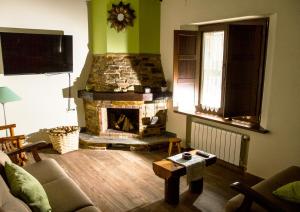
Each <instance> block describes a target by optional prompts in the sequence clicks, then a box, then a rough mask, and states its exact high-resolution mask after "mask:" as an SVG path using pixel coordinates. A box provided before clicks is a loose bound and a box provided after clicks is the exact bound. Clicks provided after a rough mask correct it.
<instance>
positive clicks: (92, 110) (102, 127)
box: [84, 100, 167, 136]
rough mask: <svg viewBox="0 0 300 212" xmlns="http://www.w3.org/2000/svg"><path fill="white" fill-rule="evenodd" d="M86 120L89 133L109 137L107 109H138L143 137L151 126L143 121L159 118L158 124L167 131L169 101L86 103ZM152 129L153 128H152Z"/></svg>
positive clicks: (140, 131)
mask: <svg viewBox="0 0 300 212" xmlns="http://www.w3.org/2000/svg"><path fill="white" fill-rule="evenodd" d="M84 106H85V119H86V128H87V131H88V132H90V133H92V134H94V135H107V130H108V129H107V125H108V124H107V110H106V109H107V108H116V109H118V108H119V109H138V110H139V123H138V126H139V129H138V131H139V133H138V135H137V136H142V135H143V134H145V132H146V131H147V130H148V131H149V125H146V124H144V123H143V119H145V118H148V119H149V120H151V119H152V118H153V117H154V116H157V117H158V124H159V125H160V127H161V128H162V129H163V130H165V127H166V119H167V100H156V101H153V102H147V103H145V102H143V101H127V102H122V101H84ZM150 128H151V126H150Z"/></svg>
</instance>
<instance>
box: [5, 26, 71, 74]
mask: <svg viewBox="0 0 300 212" xmlns="http://www.w3.org/2000/svg"><path fill="white" fill-rule="evenodd" d="M0 41H1V50H2V61H3V72H4V75H18V74H45V73H64V72H72V71H73V38H72V36H71V35H52V34H28V33H10V32H1V33H0Z"/></svg>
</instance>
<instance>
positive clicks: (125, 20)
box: [107, 1, 136, 32]
mask: <svg viewBox="0 0 300 212" xmlns="http://www.w3.org/2000/svg"><path fill="white" fill-rule="evenodd" d="M135 18H136V16H135V14H134V10H133V9H131V8H130V4H129V3H128V4H124V3H123V2H122V1H120V3H119V4H118V5H116V4H112V8H111V10H109V11H108V18H107V20H108V21H109V22H110V27H111V28H115V29H116V30H117V31H118V32H120V31H122V30H123V29H125V28H126V26H133V20H134V19H135Z"/></svg>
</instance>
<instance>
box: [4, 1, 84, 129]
mask: <svg viewBox="0 0 300 212" xmlns="http://www.w3.org/2000/svg"><path fill="white" fill-rule="evenodd" d="M0 27H13V28H29V29H45V30H61V31H63V32H64V34H67V35H73V67H74V70H73V71H74V72H73V74H72V84H73V82H74V80H77V79H76V78H77V77H79V76H80V74H81V72H82V69H83V67H84V64H85V61H86V58H87V53H88V48H87V44H88V16H87V6H86V2H85V1H84V0H0ZM2 73H3V72H2ZM79 81H80V80H79ZM77 82H78V80H77ZM77 84H78V83H77ZM79 84H80V83H79ZM81 84H82V83H81ZM0 86H8V87H9V88H11V89H12V90H13V91H15V93H17V94H18V95H19V96H20V97H21V98H22V100H21V101H17V102H11V103H7V104H6V113H7V120H8V123H16V124H17V129H16V132H17V133H22V134H23V133H25V134H31V133H35V132H38V131H39V130H40V129H44V128H51V127H56V126H61V125H78V118H77V111H72V112H67V99H66V98H64V97H63V89H64V88H67V87H68V76H67V74H60V75H52V76H47V75H18V76H4V75H3V74H1V75H0ZM77 86H78V85H77ZM74 90H75V89H73V93H75V92H74ZM75 95H76V93H75ZM80 103H81V102H79V104H80ZM79 106H80V105H79ZM72 108H76V105H75V103H74V100H73V99H72ZM81 108H82V106H81ZM81 119H82V118H81ZM3 123H4V121H3V114H2V109H1V112H0V124H3ZM82 125H84V122H83V123H82Z"/></svg>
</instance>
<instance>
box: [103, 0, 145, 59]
mask: <svg viewBox="0 0 300 212" xmlns="http://www.w3.org/2000/svg"><path fill="white" fill-rule="evenodd" d="M107 1H108V2H107V8H108V9H107V10H110V9H111V7H112V4H119V2H120V0H107ZM123 3H124V4H127V3H130V7H131V8H132V9H134V10H135V13H134V14H135V16H136V18H135V19H134V22H133V27H132V26H128V27H126V28H125V29H124V30H122V31H120V32H117V31H116V30H115V29H114V28H111V27H110V23H107V52H110V53H139V26H140V24H139V18H138V17H139V0H124V1H123ZM106 14H107V12H106Z"/></svg>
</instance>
